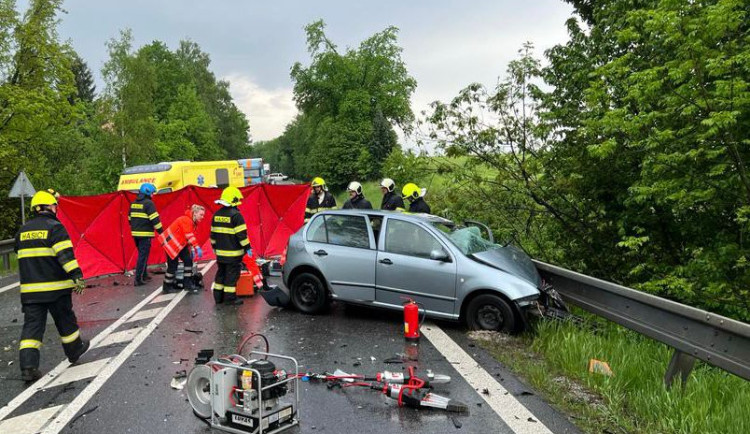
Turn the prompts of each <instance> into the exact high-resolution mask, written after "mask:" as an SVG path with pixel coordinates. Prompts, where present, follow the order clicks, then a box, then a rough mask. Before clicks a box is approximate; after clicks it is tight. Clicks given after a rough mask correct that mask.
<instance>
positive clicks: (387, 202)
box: [380, 191, 405, 211]
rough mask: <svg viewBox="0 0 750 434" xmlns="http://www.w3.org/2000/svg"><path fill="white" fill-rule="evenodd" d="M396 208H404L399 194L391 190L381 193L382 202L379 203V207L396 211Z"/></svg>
mask: <svg viewBox="0 0 750 434" xmlns="http://www.w3.org/2000/svg"><path fill="white" fill-rule="evenodd" d="M398 208H401V209H402V210H403V209H405V207H404V199H402V198H401V196H399V195H397V194H396V193H394V192H392V191H389V192H388V193H386V194H384V195H383V202H382V203H381V204H380V209H384V210H387V211H396V210H397V209H398Z"/></svg>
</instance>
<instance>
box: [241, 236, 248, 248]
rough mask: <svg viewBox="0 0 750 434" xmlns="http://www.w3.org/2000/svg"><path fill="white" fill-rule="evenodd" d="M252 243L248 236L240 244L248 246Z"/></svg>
mask: <svg viewBox="0 0 750 434" xmlns="http://www.w3.org/2000/svg"><path fill="white" fill-rule="evenodd" d="M249 244H250V241H248V240H247V238H245V239H243V240H240V245H241V246H242V247H247V246H248V245H249Z"/></svg>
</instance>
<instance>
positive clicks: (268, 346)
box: [237, 333, 271, 359]
mask: <svg viewBox="0 0 750 434" xmlns="http://www.w3.org/2000/svg"><path fill="white" fill-rule="evenodd" d="M258 336H260V337H261V338H262V339H263V341H264V342H265V343H266V350H265V351H264V352H265V353H268V352H270V351H269V350H270V349H271V348H270V345H269V344H268V338H267V337H266V336H265V335H262V334H260V333H250V336H248V337H246V338H245V339H243V340H242V342H240V345H239V346H238V347H237V354H242V349H243V348H245V345H246V344H247V343H248V341H250V339H252V338H256V337H258ZM263 358H264V359H268V356H264V357H263Z"/></svg>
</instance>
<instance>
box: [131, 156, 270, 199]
mask: <svg viewBox="0 0 750 434" xmlns="http://www.w3.org/2000/svg"><path fill="white" fill-rule="evenodd" d="M264 177H265V173H264V170H263V159H261V158H248V159H242V160H227V161H175V162H170V163H159V164H147V165H144V166H133V167H128V168H126V169H125V170H124V171H123V172H122V175H120V182H119V184H118V185H117V189H118V190H127V191H132V192H138V188H139V187H140V186H141V184H143V183H146V182H149V183H151V184H154V185H155V186H156V192H157V194H158V193H169V192H171V191H175V190H179V189H181V188H183V187H186V186H188V185H198V186H201V187H217V188H224V187H228V186H230V185H231V186H234V187H244V186H246V185H252V184H258V183H261V182H263V180H264Z"/></svg>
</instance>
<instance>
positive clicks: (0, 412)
mask: <svg viewBox="0 0 750 434" xmlns="http://www.w3.org/2000/svg"><path fill="white" fill-rule="evenodd" d="M161 292H162V291H161V286H160V287H158V288H156V290H155V291H154V292H152V293H151V294H149V295H148V296H147V297H146V298H144V299H143V300H141V302H140V303H138V304H136V305H135V306H134V307H133V308H132V309H130V310H129V311H127V312H126V313H125V315H123V316H121V317H120V319H118V320H117V321H115V322H113V323H112V324H110V325H109V327H107V328H106V329H104V330H102V331H101V332H100V333H99V334H98V335H96V337H94V338H93V339H91V346H92V347H96V346H97V345H98V344H99V342H101V341H103V340H104V339H105V338H106V337H107V336H109V335H110V334H111V333H112V332H113V331H114V330H115V329H116V328H117V327H119V326H121V325H122V324H123V323H124V322H125V320H127V319H128V318H130V317H131V316H133V315H134V314H135V313H136V312H138V311H139V310H140V309H141V308H142V307H143V306H145V305H146V304H148V302H150V301H151V300H153V298H154V297H156V296H157V295H159V294H160V293H161ZM68 366H70V362H68V361H67V360H64V361H62V362H60V364H58V365H57V366H56V367H55V368H54V369H52V370H51V371H50V372H49V373H47V375H45V376H44V377H42V378H40V379H39V380H38V381H37V382H36V383H34V384H32V385H31V386H29V387H27V388H26V389H25V390H24V391H23V392H21V393H19V394H18V395H17V396H16V397H15V398H13V399H12V400H11V401H10V402H9V403H8V404H6V405H5V407H3V408H0V420H2V419H5V417H6V416H8V415H9V414H10V413H12V412H13V411H14V410H15V409H16V408H18V407H19V406H20V405H21V404H23V403H24V402H26V400H28V399H29V398H31V397H32V396H33V395H34V394H35V393H36V392H37V391H39V390H41V389H43V388H44V386H45V385H46V384H47V383H49V382H50V381H52V380H53V379H54V378H55V377H57V376H58V375H60V373H61V372H63V371H64V370H65V369H66V368H67V367H68Z"/></svg>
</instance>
